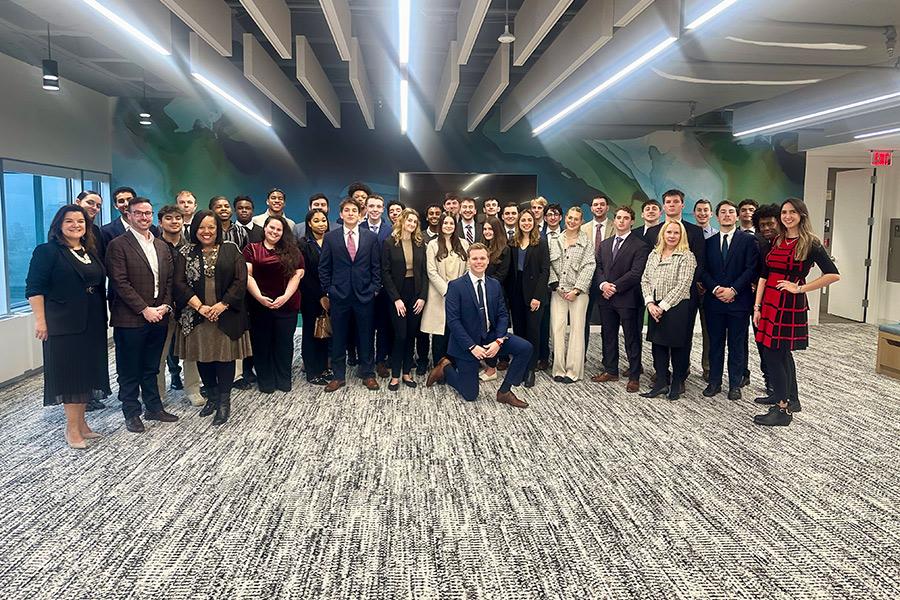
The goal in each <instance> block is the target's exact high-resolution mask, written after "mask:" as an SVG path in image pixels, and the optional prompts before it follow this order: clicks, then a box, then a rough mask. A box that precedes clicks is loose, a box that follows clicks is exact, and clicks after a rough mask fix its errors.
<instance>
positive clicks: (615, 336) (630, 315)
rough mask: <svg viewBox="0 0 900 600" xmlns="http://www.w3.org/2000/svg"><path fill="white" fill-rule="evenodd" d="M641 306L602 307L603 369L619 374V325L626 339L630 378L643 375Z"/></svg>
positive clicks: (604, 305) (635, 378)
mask: <svg viewBox="0 0 900 600" xmlns="http://www.w3.org/2000/svg"><path fill="white" fill-rule="evenodd" d="M641 310H642V309H641V308H618V307H615V306H610V305H609V304H603V305H601V307H600V324H601V327H602V329H601V331H600V334H601V336H600V337H601V339H602V340H603V369H604V370H605V371H606V372H607V373H609V374H611V375H618V374H619V326H621V327H622V337H623V338H624V340H625V355H626V356H627V357H628V371H627V372H626V373H625V375H626V376H627V377H628V379H634V380H637V379H640V376H641V328H642V326H643V323H642V318H641V317H642V314H641Z"/></svg>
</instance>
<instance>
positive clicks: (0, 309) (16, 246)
mask: <svg viewBox="0 0 900 600" xmlns="http://www.w3.org/2000/svg"><path fill="white" fill-rule="evenodd" d="M0 170H2V174H3V178H2V180H0V182H2V183H0V210H2V217H3V218H2V220H0V252H2V256H3V257H4V258H5V260H4V261H2V262H0V288H2V289H0V292H2V293H0V314H6V313H8V312H10V311H11V310H15V309H18V308H22V307H25V306H27V305H28V301H27V300H26V299H25V277H26V275H27V274H28V265H29V263H30V261H31V253H32V251H33V250H34V248H35V246H37V245H38V244H42V243H44V242H46V241H47V231H48V230H49V229H50V223H51V222H52V221H53V217H54V215H56V211H58V210H59V208H60V207H62V206H64V205H66V204H69V203H71V202H72V201H73V200H74V198H75V197H76V196H77V195H78V193H79V192H81V191H82V190H85V189H93V190H95V191H97V192H99V193H100V195H101V197H102V198H103V210H102V212H101V213H100V215H99V216H100V217H101V219H102V220H101V222H100V223H104V222H107V221H108V218H109V182H110V176H109V174H107V173H95V172H91V171H82V170H80V169H68V168H63V167H55V166H50V165H42V164H37V163H27V162H20V161H14V160H0ZM100 223H98V225H99V224H100Z"/></svg>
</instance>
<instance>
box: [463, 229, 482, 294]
mask: <svg viewBox="0 0 900 600" xmlns="http://www.w3.org/2000/svg"><path fill="white" fill-rule="evenodd" d="M466 241H467V242H469V243H470V244H472V243H474V242H475V237H474V236H473V235H472V226H471V225H466ZM478 281H479V282H480V281H481V280H480V279H479V280H478Z"/></svg>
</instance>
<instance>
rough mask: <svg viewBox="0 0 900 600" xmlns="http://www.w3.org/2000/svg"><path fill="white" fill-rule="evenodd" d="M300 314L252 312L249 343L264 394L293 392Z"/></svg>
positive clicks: (288, 311)
mask: <svg viewBox="0 0 900 600" xmlns="http://www.w3.org/2000/svg"><path fill="white" fill-rule="evenodd" d="M296 329H297V313H296V311H292V310H284V311H282V310H271V309H267V308H264V307H262V306H254V307H253V309H252V310H251V312H250V342H251V343H252V344H253V356H254V358H255V360H254V361H253V362H254V366H255V367H256V385H257V386H259V390H260V391H261V392H273V391H275V389H276V388H277V389H279V390H281V391H282V392H289V391H291V365H292V364H293V362H294V332H295V331H296Z"/></svg>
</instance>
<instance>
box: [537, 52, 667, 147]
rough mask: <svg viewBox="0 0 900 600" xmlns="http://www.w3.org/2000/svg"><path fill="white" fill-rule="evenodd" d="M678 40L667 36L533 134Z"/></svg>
mask: <svg viewBox="0 0 900 600" xmlns="http://www.w3.org/2000/svg"><path fill="white" fill-rule="evenodd" d="M676 40H678V38H677V37H667V38H666V39H665V40H663V41H662V42H660V43H659V44H657V45H656V46H655V47H653V48H652V49H651V50H650V51H649V52H647V53H646V54H644V55H642V56H641V57H640V58H638V59H637V60H635V61H634V62H632V63H631V64H630V65H628V66H627V67H625V68H624V69H622V70H621V71H619V72H618V73H616V74H615V75H613V76H612V77H610V78H609V79H607V80H606V81H604V82H603V83H601V84H600V85H598V86H597V87H595V88H594V89H592V90H591V91H589V92H588V93H587V94H585V95H584V96H582V97H581V98H579V99H578V100H576V101H575V102H573V103H572V104H570V105H568V106H567V107H565V108H564V109H562V110H561V111H559V112H558V113H556V114H555V115H553V116H552V117H550V118H549V119H547V120H546V121H544V122H543V123H541V124H540V125H538V126H537V127H535V128H534V130H533V131H532V134H533V135H538V134H539V133H541V132H542V131H544V130H545V129H547V128H548V127H550V126H551V125H553V124H555V123H557V122H559V121H561V120H562V119H564V118H565V117H567V116H569V115H570V114H572V113H573V112H575V111H576V110H577V109H578V108H579V107H581V106H583V105H584V104H586V103H587V102H589V101H590V100H591V99H593V98H595V97H596V96H598V95H599V94H601V93H602V92H604V91H606V90H607V89H609V88H610V87H612V86H613V85H615V84H616V83H618V82H619V81H621V80H622V79H624V78H625V77H626V76H628V75H629V74H630V73H632V72H633V71H635V70H637V69H638V68H640V67H641V66H643V65H644V64H645V63H647V62H649V61H650V60H651V59H652V58H653V57H654V56H656V55H657V54H659V53H660V52H662V51H663V50H665V49H666V48H668V47H669V46H671V45H672V44H674V43H675V41H676Z"/></svg>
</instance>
